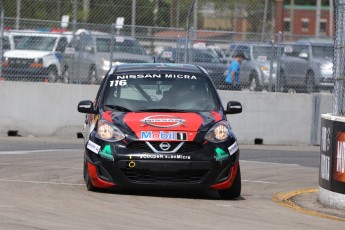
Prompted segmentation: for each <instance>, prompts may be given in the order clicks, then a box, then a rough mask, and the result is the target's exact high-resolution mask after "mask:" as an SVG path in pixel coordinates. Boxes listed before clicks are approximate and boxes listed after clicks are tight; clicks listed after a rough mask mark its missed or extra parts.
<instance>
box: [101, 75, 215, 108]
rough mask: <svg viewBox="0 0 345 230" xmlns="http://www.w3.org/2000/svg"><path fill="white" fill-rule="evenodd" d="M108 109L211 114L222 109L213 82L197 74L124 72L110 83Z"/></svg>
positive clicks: (106, 91)
mask: <svg viewBox="0 0 345 230" xmlns="http://www.w3.org/2000/svg"><path fill="white" fill-rule="evenodd" d="M106 84H107V85H106V90H105V96H104V101H103V102H101V103H103V108H104V110H109V109H114V110H119V111H135V112H144V111H148V112H149V111H162V112H164V111H167V112H169V111H175V112H189V111H211V110H214V109H218V108H219V104H218V103H217V100H216V98H217V97H216V92H215V89H214V87H213V85H212V83H211V81H210V80H209V79H208V78H206V77H205V76H204V75H198V74H194V73H181V72H178V73H176V72H173V73H164V72H159V73H137V72H136V73H121V74H116V75H112V76H111V77H110V78H109V81H108V82H107V83H106Z"/></svg>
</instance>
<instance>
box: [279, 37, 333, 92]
mask: <svg viewBox="0 0 345 230" xmlns="http://www.w3.org/2000/svg"><path fill="white" fill-rule="evenodd" d="M333 50H334V45H333V41H332V40H315V39H314V40H312V39H310V40H300V41H297V42H295V43H293V44H290V45H286V46H285V48H284V55H283V56H282V59H281V64H280V79H281V80H280V86H281V90H282V91H288V90H289V89H294V90H298V91H306V92H308V93H311V92H317V91H319V90H321V89H327V90H331V89H333V87H334V78H333V75H332V73H333Z"/></svg>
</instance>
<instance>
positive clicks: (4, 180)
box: [0, 179, 84, 186]
mask: <svg viewBox="0 0 345 230" xmlns="http://www.w3.org/2000/svg"><path fill="white" fill-rule="evenodd" d="M0 181H3V182H18V183H32V184H52V185H72V186H82V185H84V184H75V183H60V182H49V181H33V180H9V179H0Z"/></svg>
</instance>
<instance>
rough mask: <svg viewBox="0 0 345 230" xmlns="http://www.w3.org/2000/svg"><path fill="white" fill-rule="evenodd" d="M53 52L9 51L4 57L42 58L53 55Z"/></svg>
mask: <svg viewBox="0 0 345 230" xmlns="http://www.w3.org/2000/svg"><path fill="white" fill-rule="evenodd" d="M51 53H52V51H39V50H9V51H6V52H5V53H4V57H8V58H42V57H44V56H47V55H49V54H51Z"/></svg>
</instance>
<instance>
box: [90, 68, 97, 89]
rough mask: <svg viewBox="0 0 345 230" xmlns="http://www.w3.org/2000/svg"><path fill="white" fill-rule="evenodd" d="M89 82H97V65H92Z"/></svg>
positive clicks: (92, 83)
mask: <svg viewBox="0 0 345 230" xmlns="http://www.w3.org/2000/svg"><path fill="white" fill-rule="evenodd" d="M88 83H89V84H91V85H94V84H97V83H98V80H97V70H96V67H95V66H92V67H91V68H90V70H89V77H88Z"/></svg>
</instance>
